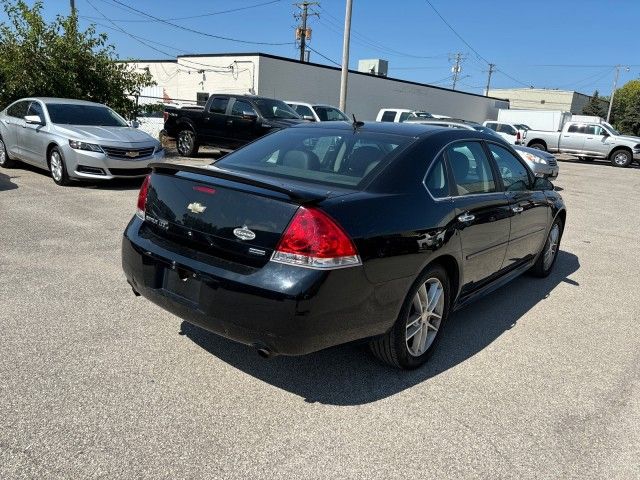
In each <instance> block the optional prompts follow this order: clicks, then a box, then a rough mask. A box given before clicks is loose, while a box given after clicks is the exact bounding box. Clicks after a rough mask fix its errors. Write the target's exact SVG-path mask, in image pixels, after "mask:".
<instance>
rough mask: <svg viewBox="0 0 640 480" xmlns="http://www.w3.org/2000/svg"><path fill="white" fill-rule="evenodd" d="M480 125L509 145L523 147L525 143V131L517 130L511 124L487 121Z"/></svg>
mask: <svg viewBox="0 0 640 480" xmlns="http://www.w3.org/2000/svg"><path fill="white" fill-rule="evenodd" d="M482 125H484V126H485V127H488V128H490V129H491V130H493V131H494V132H496V133H497V134H498V135H500V136H501V137H502V138H504V139H505V140H506V141H507V142H509V143H510V144H511V145H523V144H524V143H525V142H524V139H525V138H526V137H527V131H526V130H525V129H519V128H518V127H516V126H515V125H514V124H512V123H504V122H496V121H493V120H487V121H486V122H484V123H483V124H482Z"/></svg>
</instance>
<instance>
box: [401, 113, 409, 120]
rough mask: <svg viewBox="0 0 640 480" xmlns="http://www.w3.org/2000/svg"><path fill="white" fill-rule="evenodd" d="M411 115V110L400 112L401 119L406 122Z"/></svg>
mask: <svg viewBox="0 0 640 480" xmlns="http://www.w3.org/2000/svg"><path fill="white" fill-rule="evenodd" d="M410 116H411V112H402V113H401V114H400V121H401V122H404V121H405V120H406V119H407V118H409V117H410Z"/></svg>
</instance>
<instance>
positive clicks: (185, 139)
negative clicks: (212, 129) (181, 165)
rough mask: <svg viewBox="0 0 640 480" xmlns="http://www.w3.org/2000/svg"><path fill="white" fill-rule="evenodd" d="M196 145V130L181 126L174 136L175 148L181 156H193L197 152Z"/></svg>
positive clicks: (198, 146) (197, 146) (197, 147)
mask: <svg viewBox="0 0 640 480" xmlns="http://www.w3.org/2000/svg"><path fill="white" fill-rule="evenodd" d="M199 148H200V145H198V141H197V137H196V132H194V131H193V130H192V129H191V128H189V127H187V128H182V129H181V130H180V131H179V132H178V136H177V137H176V150H177V151H178V155H180V156H181V157H195V156H196V155H197V154H198V149H199Z"/></svg>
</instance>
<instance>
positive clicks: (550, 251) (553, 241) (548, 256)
mask: <svg viewBox="0 0 640 480" xmlns="http://www.w3.org/2000/svg"><path fill="white" fill-rule="evenodd" d="M559 241H560V226H558V224H557V223H556V224H554V225H553V227H552V228H551V231H550V232H549V239H548V240H547V246H546V248H545V249H544V261H543V266H544V269H545V270H548V269H549V268H551V265H552V264H553V260H554V259H555V258H556V253H558V242H559Z"/></svg>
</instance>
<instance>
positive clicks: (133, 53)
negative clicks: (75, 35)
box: [0, 0, 640, 95]
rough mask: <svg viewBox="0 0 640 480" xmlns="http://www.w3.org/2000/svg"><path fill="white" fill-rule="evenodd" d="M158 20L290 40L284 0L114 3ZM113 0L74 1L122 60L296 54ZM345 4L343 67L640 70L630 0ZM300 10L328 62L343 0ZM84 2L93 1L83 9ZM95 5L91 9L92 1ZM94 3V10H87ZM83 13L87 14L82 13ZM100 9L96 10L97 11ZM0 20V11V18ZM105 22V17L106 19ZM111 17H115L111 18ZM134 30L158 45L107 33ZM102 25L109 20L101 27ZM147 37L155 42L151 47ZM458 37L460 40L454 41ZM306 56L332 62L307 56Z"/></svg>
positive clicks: (625, 76)
mask: <svg viewBox="0 0 640 480" xmlns="http://www.w3.org/2000/svg"><path fill="white" fill-rule="evenodd" d="M117 1H120V2H122V3H124V4H126V5H129V6H132V7H134V8H136V9H138V10H141V11H144V12H147V13H150V14H152V15H154V16H156V17H158V18H163V19H169V18H171V19H173V18H176V17H186V16H194V17H195V18H188V19H182V20H172V23H175V24H178V25H181V26H184V27H188V28H191V29H194V30H200V31H204V32H207V33H210V34H213V35H219V36H225V37H231V38H236V39H242V40H245V41H254V42H265V43H281V42H282V43H286V42H293V41H294V32H293V30H294V26H295V24H296V20H295V19H294V18H293V13H294V11H296V9H295V8H294V6H293V0H280V1H274V2H271V3H269V4H266V5H261V6H257V7H255V8H248V9H246V10H241V11H236V12H229V13H221V14H217V15H207V14H211V13H214V12H220V11H224V10H230V9H237V8H242V7H251V6H253V5H258V4H265V3H267V2H269V0H179V1H176V0H135V1H134V0H117ZM117 1H116V0H76V6H77V8H78V13H79V15H80V16H81V23H82V25H84V26H86V25H88V24H89V23H90V22H92V21H94V22H98V23H100V24H102V25H104V26H102V25H98V26H97V28H98V29H99V30H101V31H104V32H106V33H108V34H109V38H110V41H111V43H113V44H114V45H115V46H116V48H117V52H118V54H119V55H120V57H121V58H131V57H133V58H145V59H147V58H164V57H166V55H164V54H163V53H161V52H159V51H157V50H160V51H162V52H166V53H168V54H171V55H172V56H175V55H179V54H184V53H187V52H188V53H209V52H211V53H223V52H255V51H260V52H265V53H272V54H276V55H282V56H287V57H293V58H297V57H298V52H297V50H296V49H295V46H294V45H293V44H290V45H250V44H242V43H237V42H232V41H226V40H221V39H215V38H210V37H206V36H203V35H199V34H196V33H192V32H188V31H184V30H180V29H177V28H174V27H172V26H169V25H166V24H162V23H159V22H154V21H149V20H150V19H149V18H148V17H145V16H143V15H141V14H137V13H135V12H133V11H131V10H129V9H127V8H126V7H123V6H121V5H118V4H117ZM29 2H30V3H32V2H33V0H29ZM430 2H431V4H432V5H433V6H434V7H435V8H436V9H437V10H438V11H439V12H440V14H441V15H442V17H444V19H445V20H446V21H447V22H448V23H449V24H450V25H451V27H453V29H455V31H456V32H457V33H458V35H459V36H460V37H462V39H464V41H463V40H461V39H460V38H459V37H458V36H456V34H455V33H454V32H452V30H451V29H450V28H449V27H448V26H447V25H446V24H445V23H444V22H443V20H442V19H441V18H439V17H438V16H437V14H436V13H435V12H434V10H433V9H432V8H431V7H430V5H429V3H428V2H427V1H426V0H395V1H392V0H353V4H354V7H353V20H352V43H351V54H350V66H351V67H352V68H355V67H356V66H357V60H358V59H361V58H383V59H386V60H388V61H389V76H391V77H395V78H402V79H407V80H413V81H418V82H425V83H434V84H436V85H441V86H446V87H449V86H450V85H451V80H450V76H451V66H452V63H451V61H450V59H449V56H450V54H453V53H455V52H461V53H463V54H464V55H465V56H466V59H465V61H464V62H463V71H462V74H461V79H460V81H459V88H460V89H463V90H467V91H471V92H476V93H480V92H481V91H482V90H483V88H484V85H485V84H486V79H487V73H486V72H487V70H488V65H487V61H488V62H491V63H495V64H496V65H497V69H498V71H497V72H496V73H495V74H494V76H493V78H492V86H493V87H522V86H530V85H533V86H535V87H546V88H561V89H575V90H578V91H582V92H584V93H591V92H593V90H594V89H599V90H600V92H601V94H605V95H606V94H609V93H610V91H611V86H612V82H613V76H614V67H613V66H614V65H616V64H624V65H630V70H629V72H627V71H626V70H625V69H623V70H622V73H621V81H620V83H621V84H624V83H625V82H626V81H628V80H631V79H634V78H638V77H639V76H640V49H639V48H638V47H639V42H638V39H637V33H636V32H637V27H636V25H635V24H636V23H637V21H638V19H639V18H640V2H639V1H637V0H556V1H548V0H539V1H537V2H524V1H518V0H508V1H505V0H484V1H480V0H476V1H471V0H430ZM319 3H320V6H319V7H314V8H313V10H314V11H316V12H318V13H319V15H320V17H319V18H318V17H311V18H310V27H311V28H312V29H313V36H312V40H311V42H310V46H311V48H313V49H314V50H316V51H317V52H319V53H320V54H322V55H324V56H325V57H327V58H328V59H330V60H333V61H335V62H338V63H339V62H340V61H341V56H342V26H343V22H344V8H345V0H319ZM92 4H93V6H92ZM94 7H95V8H94ZM96 9H97V10H96ZM68 11H69V0H47V1H45V12H46V15H47V16H49V17H53V16H54V15H56V14H66V13H68ZM86 17H93V18H92V19H89V18H86ZM105 17H106V18H105ZM0 18H4V15H3V14H2V15H1V16H0ZM107 18H108V19H109V20H107ZM111 21H113V22H115V24H116V25H114V24H113V23H111ZM116 26H118V27H120V28H122V29H124V30H126V31H128V32H130V33H131V34H133V35H136V36H138V37H140V38H144V39H145V42H147V43H148V44H149V45H152V46H153V47H154V48H156V49H157V50H154V49H152V48H150V47H149V46H147V45H144V44H142V43H140V42H139V41H137V40H134V39H133V38H131V37H129V36H127V35H125V34H124V33H122V32H121V31H119V30H117V29H116ZM106 27H109V28H106ZM150 41H153V42H158V43H151V42H150ZM465 42H466V44H465ZM311 60H312V61H314V62H317V63H325V64H332V63H331V62H330V61H329V60H327V59H325V58H323V57H322V56H320V55H319V54H318V53H316V52H312V53H311Z"/></svg>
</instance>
